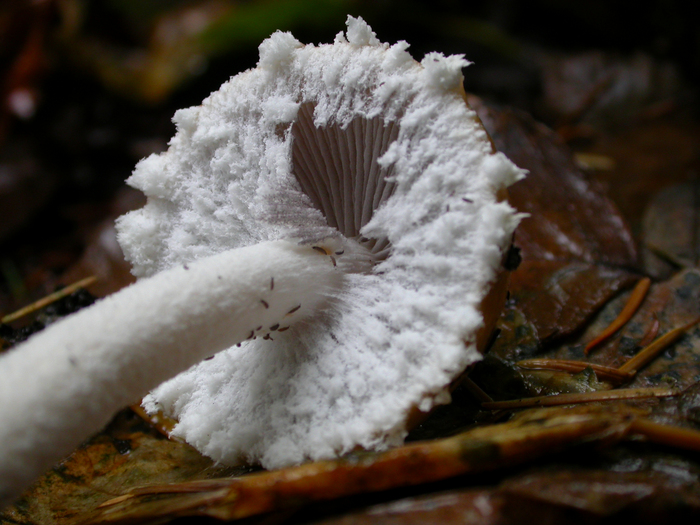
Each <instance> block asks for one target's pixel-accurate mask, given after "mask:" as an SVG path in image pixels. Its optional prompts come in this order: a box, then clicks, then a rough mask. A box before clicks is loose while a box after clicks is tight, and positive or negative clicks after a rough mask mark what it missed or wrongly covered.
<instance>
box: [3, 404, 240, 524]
mask: <svg viewBox="0 0 700 525" xmlns="http://www.w3.org/2000/svg"><path fill="white" fill-rule="evenodd" d="M241 471H242V470H240V469H239V471H238V472H241ZM222 473H226V474H230V473H232V472H228V471H226V470H222V469H216V468H213V466H212V462H211V461H210V460H209V459H207V458H204V457H202V456H201V455H200V454H199V453H198V452H197V451H196V450H194V449H193V448H192V447H190V446H189V445H186V444H183V443H179V442H177V441H169V440H167V439H165V438H164V437H163V436H161V435H159V434H157V433H156V432H155V431H154V430H153V429H151V428H150V427H148V426H147V425H146V424H144V422H143V421H142V420H141V419H140V418H138V417H137V416H136V415H135V414H133V413H132V412H131V411H130V410H128V409H127V410H124V411H122V412H121V413H120V414H118V415H117V417H116V418H115V419H114V421H113V422H112V423H111V424H110V425H109V426H108V427H107V428H106V429H105V431H104V432H103V433H101V434H99V435H97V436H95V437H94V438H93V439H91V440H90V441H88V442H87V443H85V444H84V445H83V446H82V447H80V448H79V449H78V450H77V451H75V452H74V453H73V454H72V455H71V456H70V457H68V458H67V459H66V460H64V461H63V462H62V463H60V464H59V465H57V466H56V467H55V468H53V469H52V470H51V471H49V472H48V473H47V474H46V475H44V476H43V477H42V478H41V479H40V480H39V481H38V482H37V483H35V484H34V486H33V487H32V488H31V489H30V490H29V491H28V492H27V493H26V494H25V495H24V497H23V498H21V499H20V500H19V501H18V502H17V503H16V505H15V506H13V507H11V508H9V509H7V510H6V511H5V512H2V511H0V523H3V524H4V523H12V524H23V525H25V524H26V525H30V524H32V525H34V524H36V525H39V524H41V525H63V524H66V523H72V522H73V521H74V519H77V518H78V517H79V516H80V515H82V514H83V513H85V512H86V510H88V509H92V508H94V507H96V506H97V505H99V504H100V503H102V502H103V501H106V500H108V499H110V498H114V497H117V496H119V495H120V494H123V493H124V492H126V491H129V490H130V489H132V488H133V487H137V486H141V485H145V484H148V483H159V482H160V483H169V482H178V481H186V480H196V479H202V478H206V477H211V476H215V475H222ZM233 473H235V472H233Z"/></svg>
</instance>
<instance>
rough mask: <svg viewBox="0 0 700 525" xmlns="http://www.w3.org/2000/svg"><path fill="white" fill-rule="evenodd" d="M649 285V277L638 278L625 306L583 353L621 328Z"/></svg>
mask: <svg viewBox="0 0 700 525" xmlns="http://www.w3.org/2000/svg"><path fill="white" fill-rule="evenodd" d="M650 286H651V279H649V278H648V277H644V278H643V279H640V280H639V282H638V283H637V285H636V286H635V287H634V290H632V294H631V295H630V297H629V299H628V300H627V304H625V307H624V308H623V309H622V311H621V312H620V315H618V316H617V318H616V319H615V320H614V321H613V322H612V323H610V325H609V326H608V327H607V328H606V329H605V330H603V331H602V332H601V333H600V335H598V337H596V338H595V339H593V340H592V341H591V342H589V343H588V344H587V345H586V348H585V349H584V351H583V352H584V354H586V355H588V352H590V351H591V350H592V349H593V348H594V347H596V346H598V345H599V344H600V343H602V342H603V341H605V340H606V339H608V338H609V337H610V336H611V335H613V334H614V333H615V332H617V331H618V330H619V329H620V328H622V327H623V326H624V325H625V324H626V323H627V321H629V320H630V319H631V318H632V316H633V315H634V314H635V312H636V311H637V310H638V309H639V307H640V306H641V304H642V302H643V301H644V298H645V297H646V295H647V292H648V291H649V287H650Z"/></svg>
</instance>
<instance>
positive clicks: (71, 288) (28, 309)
mask: <svg viewBox="0 0 700 525" xmlns="http://www.w3.org/2000/svg"><path fill="white" fill-rule="evenodd" d="M95 281H97V277H95V276H94V275H93V276H91V277H86V278H85V279H81V280H80V281H78V282H75V283H73V284H69V285H68V286H65V287H63V288H61V289H60V290H58V291H57V292H54V293H52V294H49V295H47V296H46V297H42V298H41V299H39V300H38V301H36V302H34V303H32V304H30V305H28V306H25V307H24V308H20V309H19V310H17V311H16V312H13V313H11V314H8V315H6V316H5V317H3V318H2V319H0V322H1V323H3V324H7V323H11V322H12V321H16V320H17V319H19V318H21V317H24V316H25V315H29V314H31V313H33V312H36V311H37V310H40V309H41V308H44V307H45V306H48V305H50V304H51V303H53V302H56V301H58V300H59V299H63V298H64V297H66V296H68V295H70V294H72V293H73V292H75V291H76V290H78V289H80V288H86V287H88V286H90V285H91V284H92V283H94V282H95Z"/></svg>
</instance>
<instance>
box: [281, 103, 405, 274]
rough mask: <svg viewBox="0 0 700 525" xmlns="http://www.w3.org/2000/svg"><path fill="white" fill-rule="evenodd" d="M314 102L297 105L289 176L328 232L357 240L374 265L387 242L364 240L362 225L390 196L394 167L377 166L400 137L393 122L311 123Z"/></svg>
mask: <svg viewBox="0 0 700 525" xmlns="http://www.w3.org/2000/svg"><path fill="white" fill-rule="evenodd" d="M314 107H315V104H314V103H313V102H305V103H303V104H301V106H300V108H299V113H298V116H297V120H296V121H295V122H294V124H293V125H292V137H293V140H292V166H293V167H292V173H293V175H294V176H295V177H296V179H297V181H298V182H299V185H300V186H301V189H302V191H303V192H304V193H305V194H306V195H307V196H308V197H309V198H310V199H311V202H312V203H313V205H314V207H315V208H317V209H318V210H319V211H321V213H322V214H323V216H324V217H325V218H326V222H327V223H328V225H329V226H331V227H332V228H336V229H337V230H338V231H339V232H340V233H342V234H343V235H344V236H345V237H347V238H348V239H352V240H354V241H357V242H358V243H359V244H360V245H361V246H363V247H364V248H365V249H366V250H367V251H368V252H369V253H370V254H371V258H372V261H373V262H374V263H377V262H380V261H383V260H384V259H386V258H387V256H388V255H389V251H390V249H391V245H390V242H389V239H387V238H386V237H383V238H379V239H377V238H367V237H364V236H363V235H362V234H361V230H362V227H363V226H364V225H365V224H367V223H368V222H369V221H370V219H371V218H372V214H373V213H374V211H375V210H376V209H378V208H379V207H380V206H381V205H382V203H383V202H384V201H386V200H387V199H388V198H389V197H391V195H392V194H393V193H394V190H395V189H396V184H395V182H393V181H392V175H393V173H392V172H393V166H390V167H388V168H384V167H382V166H380V165H379V162H378V159H379V158H381V156H382V155H384V153H386V151H387V149H388V148H389V146H390V145H391V143H392V142H394V141H395V140H396V139H397V138H398V135H399V126H398V124H397V123H396V122H395V121H384V119H382V118H381V117H373V118H371V119H367V118H362V117H356V118H354V119H353V120H352V121H351V122H350V123H349V124H348V125H347V126H345V127H343V126H340V125H339V124H336V123H331V124H329V125H327V126H316V125H315V124H314Z"/></svg>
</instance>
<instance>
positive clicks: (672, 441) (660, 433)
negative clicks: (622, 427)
mask: <svg viewBox="0 0 700 525" xmlns="http://www.w3.org/2000/svg"><path fill="white" fill-rule="evenodd" d="M630 431H631V432H632V433H634V434H641V435H643V436H644V437H646V438H647V439H648V440H649V441H653V442H654V443H661V444H663V445H669V446H672V447H678V448H683V449H686V450H700V432H698V431H697V430H692V429H690V428H682V427H676V426H671V425H663V424H661V423H655V422H653V421H650V420H649V419H646V418H639V419H635V420H634V421H633V422H632V426H631V427H630Z"/></svg>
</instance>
